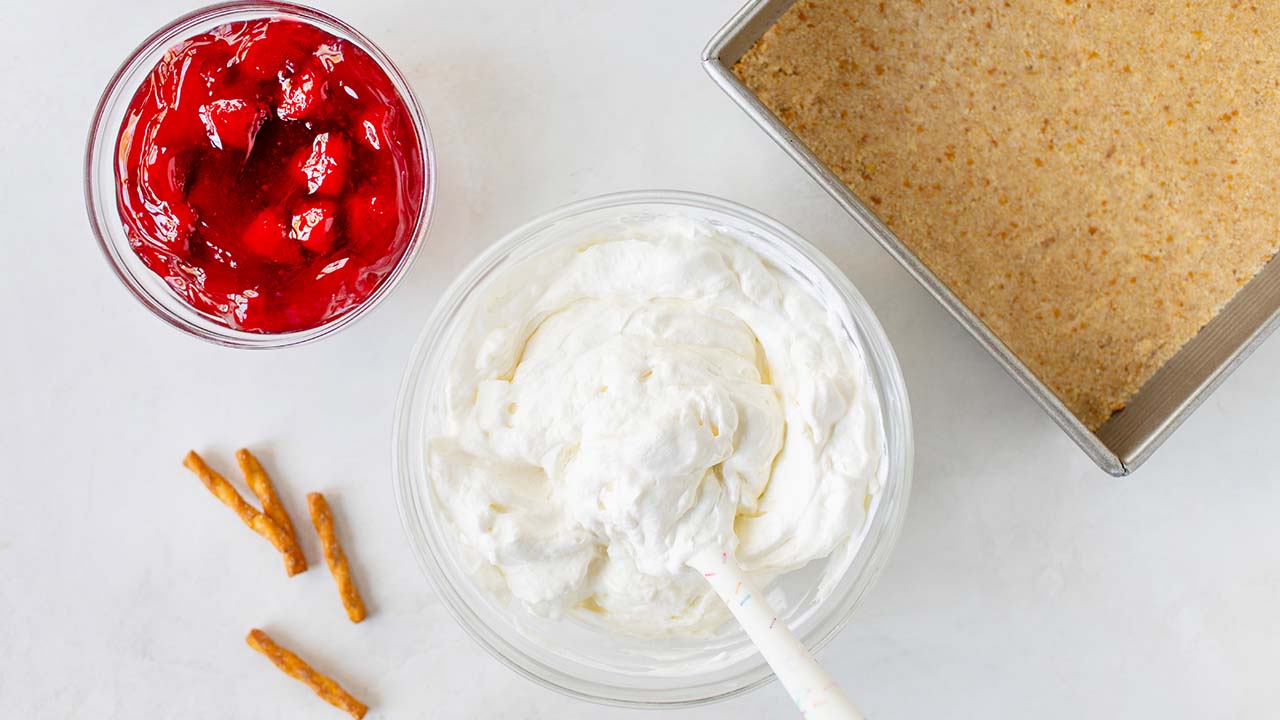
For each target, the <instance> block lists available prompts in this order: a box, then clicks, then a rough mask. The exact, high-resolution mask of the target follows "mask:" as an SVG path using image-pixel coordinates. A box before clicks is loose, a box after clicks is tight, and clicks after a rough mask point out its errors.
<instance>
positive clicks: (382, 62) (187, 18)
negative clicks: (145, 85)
mask: <svg viewBox="0 0 1280 720" xmlns="http://www.w3.org/2000/svg"><path fill="white" fill-rule="evenodd" d="M263 17H286V18H291V19H294V20H298V21H301V22H305V23H309V24H311V25H314V26H316V27H318V28H320V29H322V30H324V31H326V32H328V33H330V34H333V35H336V36H337V37H340V38H342V39H344V40H347V41H349V42H351V43H352V44H354V45H356V46H357V47H359V48H360V49H361V50H363V51H365V52H366V53H368V54H369V56H370V57H371V58H373V59H374V61H375V62H377V63H378V66H379V67H381V68H382V70H383V71H384V72H386V74H387V77H389V78H390V79H391V83H392V85H394V86H395V89H396V92H398V93H399V94H400V97H401V99H402V100H403V101H404V104H405V106H406V107H407V108H408V110H409V116H410V119H411V121H412V123H413V127H414V130H415V131H416V132H417V135H418V145H419V147H421V148H422V162H423V181H424V182H423V197H422V201H421V209H420V210H419V212H418V217H417V219H416V220H415V221H414V224H413V228H412V229H411V230H410V232H411V235H410V239H409V247H408V248H407V249H406V250H405V253H404V255H403V256H402V257H401V258H400V262H399V263H398V264H397V265H396V267H395V268H394V269H393V270H392V271H391V273H390V274H389V275H388V276H387V277H386V278H385V279H384V280H383V281H382V284H381V285H380V286H379V287H378V289H377V290H376V291H374V293H373V294H372V295H370V296H369V297H368V298H367V299H366V300H365V301H364V302H363V303H361V304H360V305H358V306H356V307H354V308H352V309H351V310H348V311H347V312H345V313H343V314H342V315H339V316H338V317H335V318H333V319H331V320H329V321H328V322H325V323H324V324H322V325H318V326H316V327H314V328H309V329H307V330H297V331H292V332H285V333H252V332H245V331H242V330H235V329H232V328H229V327H227V326H226V325H223V324H222V323H221V322H219V321H217V320H215V319H214V318H213V317H211V316H209V315H207V314H205V313H203V312H201V311H199V310H197V309H195V308H194V307H192V306H191V305H189V304H187V302H186V300H184V299H183V298H181V297H180V296H179V295H178V294H177V293H175V292H174V291H173V290H172V289H171V288H170V287H169V285H168V284H167V283H166V282H165V281H164V280H163V279H162V278H161V277H160V276H159V275H157V274H156V273H154V272H152V271H151V270H150V269H149V268H147V266H146V265H144V264H143V262H142V260H141V259H140V258H139V257H138V256H137V255H136V254H135V253H134V252H133V249H132V248H131V247H130V246H129V237H128V235H127V234H126V232H125V227H124V223H123V222H122V221H121V219H120V213H119V210H118V204H117V199H116V177H115V162H114V160H115V158H114V156H115V152H116V141H117V135H118V133H119V131H120V125H121V123H122V122H123V120H124V117H125V114H126V113H127V112H128V109H129V103H130V102H131V101H132V100H133V95H134V93H135V92H137V89H138V87H139V85H141V84H142V82H143V81H144V80H145V79H146V78H147V76H148V75H150V74H151V70H152V69H153V68H154V67H155V66H156V63H158V62H159V61H160V59H161V58H162V57H163V56H164V54H165V52H166V51H167V50H168V49H169V48H171V47H173V46H174V45H175V44H177V43H179V42H181V41H183V40H186V39H188V38H191V37H194V36H196V35H200V34H202V33H205V32H208V31H209V30H212V29H213V28H215V27H218V26H219V25H224V24H226V23H230V22H236V21H243V20H253V19H256V18H263ZM84 167H85V170H84V172H85V175H84V195H85V205H86V209H87V210H88V212H89V224H90V225H92V226H93V233H94V235H95V236H96V237H97V238H98V244H99V246H100V247H101V248H102V253H103V254H104V255H105V256H106V258H107V262H108V263H110V264H111V268H112V270H114V271H115V273H116V276H117V277H119V278H120V281H121V282H123V283H124V285H125V287H127V288H128V289H129V291H130V292H131V293H133V296H134V297H136V298H137V299H138V300H139V301H140V302H141V303H142V304H143V305H145V306H146V307H147V308H148V309H149V310H151V312H153V313H155V314H156V316H157V317H159V318H160V319H161V320H164V321H165V322H166V323H168V324H170V325H172V326H173V327H176V328H178V329H179V330H181V331H183V332H185V333H187V334H189V335H194V336H195V337H198V338H200V339H201V340H207V341H208V342H212V343H216V344H218V345H226V346H229V347H238V348H280V347H288V346H291V345H299V344H301V343H305V342H311V341H312V340H317V339H319V338H322V337H325V336H326V335H330V334H332V333H334V332H336V331H338V330H340V329H341V328H344V327H346V326H348V325H350V324H351V323H352V322H355V320H356V319H357V318H359V317H361V316H363V315H364V314H365V313H367V312H369V311H370V310H371V309H373V307H374V306H376V305H377V304H378V303H380V302H382V300H383V299H384V298H386V297H387V296H388V295H390V294H391V291H392V290H393V289H394V288H395V286H396V285H397V284H399V282H400V280H401V279H402V278H403V277H404V276H405V274H406V273H407V271H408V269H409V266H410V265H412V264H413V261H414V259H415V258H416V257H417V255H418V251H419V249H421V247H422V244H423V238H424V237H425V236H426V233H427V228H428V226H429V225H430V222H431V215H432V209H433V206H434V203H435V197H436V168H435V149H434V146H433V145H432V143H431V132H430V130H429V129H428V128H427V120H426V118H425V117H423V114H422V109H421V108H420V107H419V106H418V101H417V98H415V97H414V95H413V91H412V90H411V89H410V87H409V83H408V82H407V81H406V80H405V79H404V76H403V75H401V74H400V71H399V70H398V69H396V66H395V65H394V64H393V63H392V62H391V60H390V59H389V58H388V57H387V56H386V54H385V53H384V52H382V50H381V49H380V48H378V46H377V45H375V44H374V43H373V41H372V40H370V39H369V38H367V37H365V36H364V35H362V34H360V32H359V31H357V30H356V29H355V28H353V27H351V26H350V25H347V24H346V23H344V22H342V21H341V20H339V19H337V18H335V17H333V16H332V15H328V14H326V13H323V12H320V11H319V10H313V9H312V8H308V7H303V6H301V5H294V4H292V3H285V2H263V1H261V0H247V1H243V2H228V3H220V4H217V5H210V6H208V7H205V8H201V9H199V10H196V11H194V12H191V13H188V14H186V15H183V16H182V17H180V18H178V19H177V20H174V21H173V22H171V23H169V24H168V25H165V26H164V27H162V28H160V29H159V30H157V31H156V32H155V33H153V34H152V35H151V37H149V38H147V39H146V40H144V41H143V42H142V44H141V45H139V46H138V48H137V49H136V50H134V51H133V53H131V54H130V55H129V57H128V58H127V59H125V61H124V63H123V64H121V65H120V68H119V69H118V70H116V74H115V75H114V76H113V77H112V78H111V82H109V83H108V84H107V88H106V90H104V91H103V93H102V98H101V99H99V100H98V107H97V110H95V111H94V114H93V123H92V125H91V126H90V129H89V143H88V147H87V149H86V152H85V166H84Z"/></svg>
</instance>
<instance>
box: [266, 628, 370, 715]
mask: <svg viewBox="0 0 1280 720" xmlns="http://www.w3.org/2000/svg"><path fill="white" fill-rule="evenodd" d="M244 640H245V642H247V643H249V647H251V648H253V649H254V650H257V651H258V652H260V653H262V654H263V655H266V656H267V659H268V660H270V661H271V662H272V663H273V664H275V666H276V667H278V668H280V669H281V670H283V671H284V672H285V674H286V675H288V676H290V677H292V678H294V679H297V680H301V681H302V682H303V683H304V684H305V685H306V686H307V687H309V688H311V689H312V690H313V691H315V694H317V695H319V696H320V698H321V699H322V700H324V701H325V702H327V703H329V704H330V705H332V706H334V707H336V708H338V709H339V710H345V711H346V712H349V713H351V716H352V717H354V718H356V720H360V718H363V717H364V714H365V713H366V712H368V710H369V708H368V706H366V705H365V704H364V703H362V702H360V701H359V700H357V699H355V698H354V697H352V696H351V693H349V692H347V691H346V690H343V689H342V686H341V685H339V684H338V683H336V682H334V681H333V680H332V679H330V678H329V677H326V676H324V675H321V674H320V673H318V672H316V671H315V670H313V669H312V668H311V666H310V665H308V664H307V663H306V661H304V660H303V659H302V658H300V657H298V656H297V655H294V654H293V653H291V652H289V651H288V650H286V649H284V648H282V647H280V646H279V645H277V644H276V641H275V640H272V639H271V636H270V635H267V634H266V633H265V632H263V631H261V630H259V629H257V628H254V629H253V630H250V631H249V636H248V637H246V638H245V639H244Z"/></svg>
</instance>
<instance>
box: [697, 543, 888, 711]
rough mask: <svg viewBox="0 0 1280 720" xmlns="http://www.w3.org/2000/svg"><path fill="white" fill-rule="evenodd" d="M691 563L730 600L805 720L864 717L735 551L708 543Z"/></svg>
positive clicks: (734, 613) (730, 603)
mask: <svg viewBox="0 0 1280 720" xmlns="http://www.w3.org/2000/svg"><path fill="white" fill-rule="evenodd" d="M689 565H690V566H691V567H693V568H694V569H695V570H697V571H698V572H701V573H702V575H703V576H704V577H706V579H707V582H708V583H710V584H711V587H712V589H714V590H715V591H716V594H717V595H719V596H720V599H721V600H723V601H724V603H725V605H727V606H729V610H730V612H732V613H733V616H734V617H735V618H737V619H738V623H739V624H741V625H742V629H743V630H746V631H747V637H749V638H751V641H752V642H753V643H755V645H756V649H758V650H759V651H760V654H761V655H763V656H764V659H765V661H766V662H768V663H769V666H770V667H772V668H773V672H774V674H775V675H777V676H778V679H779V680H781V681H782V685H783V687H785V688H786V689H787V692H788V693H790V694H791V699H792V700H795V702H796V707H798V708H800V712H801V713H802V714H803V715H804V717H805V718H807V720H863V717H862V713H860V712H858V708H856V707H854V705H853V702H852V701H851V700H849V698H848V696H846V695H845V694H844V691H842V690H841V689H840V688H839V687H838V686H836V684H835V682H834V681H833V680H832V679H831V676H830V675H828V674H827V671H826V670H823V669H822V666H821V665H819V664H818V661H817V660H814V659H813V655H811V654H809V651H808V650H806V649H805V647H804V645H801V644H800V641H799V640H797V639H796V636H795V635H792V634H791V630H790V629H789V628H787V626H786V625H785V624H784V623H780V622H778V617H777V615H776V614H774V612H773V609H772V608H770V607H769V604H768V603H767V602H765V599H764V593H762V592H760V590H759V588H757V587H756V586H755V583H753V582H751V579H750V578H748V577H747V576H746V573H744V572H742V568H741V567H740V566H739V565H738V561H737V560H735V559H734V557H733V553H729V552H722V551H721V550H719V549H716V548H710V549H707V550H703V551H701V552H699V553H697V554H696V555H694V556H693V557H692V558H690V559H689Z"/></svg>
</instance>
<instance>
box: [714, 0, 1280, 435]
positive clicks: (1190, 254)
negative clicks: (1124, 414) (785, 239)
mask: <svg viewBox="0 0 1280 720" xmlns="http://www.w3.org/2000/svg"><path fill="white" fill-rule="evenodd" d="M734 71H735V73H736V74H737V75H738V76H739V77H740V78H741V79H742V80H743V81H744V82H745V83H746V84H747V86H748V87H750V88H751V90H752V91H753V92H755V93H756V94H757V95H758V96H759V97H760V99H761V100H762V101H763V102H764V103H765V104H766V105H768V106H769V108H770V109H772V110H773V112H774V113H775V114H777V115H778V117H780V118H781V119H782V120H783V122H785V123H786V124H787V125H788V126H789V127H790V128H791V129H793V130H794V131H795V132H796V133H797V134H798V135H799V136H800V137H801V138H802V139H803V140H804V142H805V143H806V144H807V145H808V146H809V147H810V148H811V149H812V150H813V152H814V153H815V154H817V156H818V157H819V158H821V159H822V160H823V162H825V163H826V164H827V165H829V166H830V167H831V168H832V170H834V171H835V172H836V174H837V175H839V176H840V178H841V179H842V180H843V181H844V182H845V183H846V184H847V185H848V186H849V188H850V189H851V190H852V191H853V192H854V193H855V194H856V195H858V196H859V197H860V198H862V199H863V201H864V202H866V203H867V204H868V205H869V206H870V207H871V208H872V209H873V210H874V211H875V212H876V213H877V214H878V215H879V216H880V217H881V218H882V219H883V220H884V221H885V222H886V223H887V224H888V225H889V227H890V228H892V229H893V231H894V232H895V233H897V235H898V237H900V238H901V239H902V241H903V242H904V243H906V244H907V246H909V247H910V248H911V249H912V250H913V251H914V252H915V253H916V254H917V255H919V256H920V258H921V259H922V260H923V261H924V263H925V264H926V265H927V266H928V267H929V268H930V269H931V270H932V271H933V272H934V273H935V274H937V276H938V277H939V278H940V279H941V280H942V282H943V283H945V284H946V285H947V286H948V287H950V288H951V289H952V290H953V291H954V292H955V293H956V295H958V296H959V298H960V299H961V300H962V301H963V302H964V303H965V304H966V305H968V306H969V307H970V308H972V309H973V310H974V312H976V313H977V315H978V316H979V317H980V318H981V319H982V320H983V322H985V323H986V324H987V325H988V326H989V327H990V328H991V330H992V331H993V332H994V333H995V334H996V335H997V336H999V337H1000V339H1001V340H1003V341H1004V342H1005V344H1006V345H1008V346H1009V348H1010V349H1011V350H1012V351H1013V352H1014V353H1016V354H1017V355H1018V357H1019V358H1021V359H1022V360H1023V362H1025V363H1026V364H1027V365H1028V366H1029V367H1030V368H1031V370H1032V372H1034V373H1035V374H1036V375H1037V376H1039V377H1040V378H1041V379H1042V380H1043V381H1044V382H1045V383H1046V384H1047V385H1048V386H1049V387H1050V388H1052V389H1053V391H1054V392H1055V393H1057V395H1058V396H1059V397H1060V398H1061V399H1062V401H1063V402H1064V403H1065V404H1066V405H1067V407H1068V408H1070V409H1071V411H1072V412H1073V413H1075V415H1076V416H1077V417H1079V418H1080V420H1081V421H1083V422H1084V423H1085V424H1086V425H1087V426H1089V427H1090V428H1091V429H1096V428H1097V427H1098V426H1100V425H1101V424H1102V423H1103V422H1105V421H1106V420H1107V418H1108V417H1110V416H1111V414H1112V413H1113V412H1115V411H1116V410H1119V409H1121V408H1123V407H1124V405H1125V403H1126V402H1127V401H1128V400H1129V398H1131V397H1132V396H1133V394H1134V393H1135V392H1137V390H1138V388H1139V387H1141V386H1142V384H1143V383H1144V382H1146V381H1147V380H1148V379H1149V378H1150V377H1151V375H1152V374H1153V373H1155V371H1156V370H1157V369H1159V367H1160V366H1161V365H1162V364H1164V363H1165V361H1167V360H1168V359H1169V358H1170V357H1171V356H1172V355H1173V354H1174V353H1175V352H1177V350H1178V349H1179V348H1180V347H1181V346H1182V345H1183V344H1184V343H1186V342H1187V341H1188V340H1190V339H1191V338H1192V337H1193V336H1194V335H1195V334H1196V333H1197V332H1198V331H1199V330H1200V328H1201V327H1203V326H1204V325H1205V323H1207V322H1208V321H1209V320H1210V319H1212V318H1213V316H1214V315H1216V314H1217V313H1218V312H1219V311H1220V310H1221V309H1222V307H1223V305H1225V304H1226V303H1227V301H1228V300H1230V299H1231V298H1232V296H1234V295H1235V293H1236V292H1237V291H1238V290H1239V289H1240V287H1241V286H1243V285H1244V284H1245V283H1247V282H1248V281H1249V280H1250V279H1251V278H1252V277H1253V276H1254V275H1255V274H1256V273H1257V272H1258V271H1259V270H1260V269H1261V268H1262V266H1263V265H1264V264H1265V263H1266V262H1267V261H1268V260H1269V259H1270V258H1271V257H1272V256H1273V255H1274V254H1275V253H1276V251H1277V249H1280V223H1278V222H1277V212H1278V211H1277V207H1276V206H1277V203H1280V192H1277V189H1278V186H1280V3H1276V2H1254V3H1250V2H1227V1H1226V0H1217V1H1212V2H1196V3H1182V2H1177V3H1174V2H1165V1H1164V0H1145V1H1139V0H1118V1H1116V2H1104V1H1102V0H1092V2H1086V1H1085V0H1074V1H1073V0H1065V2H1064V1H1062V0H1059V1H1057V2H1045V1H1043V0H1010V1H1008V2H1004V1H994V0H973V1H971V2H965V3H956V2H951V1H950V0H893V1H886V2H868V1H864V0H843V1H842V0H819V1H816V2H815V1H809V0H802V1H801V2H799V3H797V4H796V5H795V6H794V7H792V8H791V9H790V10H789V11H788V12H787V13H786V14H785V15H784V16H783V17H782V18H781V19H780V20H779V21H778V23H777V24H776V25H775V26H774V27H773V28H771V29H770V30H769V31H768V32H767V33H766V34H765V35H764V37H763V38H762V39H761V40H760V41H759V43H757V44H756V46H755V47H754V48H752V49H751V50H750V51H749V52H748V53H747V54H746V55H745V56H744V57H743V58H742V59H741V60H740V61H739V62H738V64H737V65H736V66H735V68H734Z"/></svg>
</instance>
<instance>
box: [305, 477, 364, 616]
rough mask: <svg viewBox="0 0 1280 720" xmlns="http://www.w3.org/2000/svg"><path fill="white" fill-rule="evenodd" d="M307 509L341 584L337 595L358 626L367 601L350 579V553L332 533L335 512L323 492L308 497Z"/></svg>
mask: <svg viewBox="0 0 1280 720" xmlns="http://www.w3.org/2000/svg"><path fill="white" fill-rule="evenodd" d="M307 507H308V508H309V509H310V510H311V524H312V525H315V526H316V533H317V534H318V535H319V536H320V544H321V546H322V547H324V561H325V563H326V564H328V566H329V572H330V573H332V574H333V579H334V580H336V581H338V594H339V595H341V596H342V606H343V607H344V608H346V610H347V617H348V618H350V619H351V622H353V623H358V622H360V621H361V620H363V619H364V618H365V615H366V613H365V609H364V600H363V599H362V598H361V597H360V591H359V590H358V589H357V588H356V583H355V581H354V580H353V579H352V578H351V566H350V565H349V564H348V563H347V554H346V553H345V552H343V551H342V545H341V544H340V543H339V542H338V536H337V534H336V533H335V532H334V530H333V512H331V511H330V510H329V503H328V501H326V500H325V499H324V495H323V494H321V493H308V494H307Z"/></svg>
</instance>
